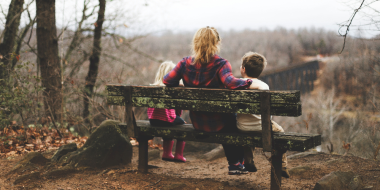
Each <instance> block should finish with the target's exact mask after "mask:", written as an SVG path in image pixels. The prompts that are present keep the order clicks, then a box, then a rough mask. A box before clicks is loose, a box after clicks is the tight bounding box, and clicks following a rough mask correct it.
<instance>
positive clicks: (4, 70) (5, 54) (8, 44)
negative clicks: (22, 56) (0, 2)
mask: <svg viewBox="0 0 380 190" xmlns="http://www.w3.org/2000/svg"><path fill="white" fill-rule="evenodd" d="M23 5H24V0H12V1H11V3H10V4H9V10H8V15H7V20H6V23H5V28H4V32H3V35H4V38H3V42H2V43H1V44H0V62H3V64H2V65H0V79H4V80H5V81H7V78H8V76H9V69H10V68H11V64H10V63H12V62H11V60H10V59H11V58H12V57H13V56H12V53H13V50H14V46H15V41H16V37H17V33H18V27H19V26H20V18H21V13H22V11H23Z"/></svg>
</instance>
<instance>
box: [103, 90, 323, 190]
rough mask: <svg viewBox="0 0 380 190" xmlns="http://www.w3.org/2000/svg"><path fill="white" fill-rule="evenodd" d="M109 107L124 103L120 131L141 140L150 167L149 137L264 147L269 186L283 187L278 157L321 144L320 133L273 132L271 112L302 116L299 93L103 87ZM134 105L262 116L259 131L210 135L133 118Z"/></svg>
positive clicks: (144, 165)
mask: <svg viewBox="0 0 380 190" xmlns="http://www.w3.org/2000/svg"><path fill="white" fill-rule="evenodd" d="M107 92H108V95H107V103H108V105H120V106H125V119H126V120H125V121H126V124H120V125H121V129H122V130H123V131H124V132H125V133H127V134H128V136H129V137H135V138H137V140H138V142H139V162H138V169H139V171H141V172H147V171H148V140H149V139H151V138H153V137H166V138H174V139H183V140H186V141H198V142H209V143H220V144H233V145H239V146H248V147H252V146H254V147H262V148H263V151H266V152H269V151H270V152H271V153H272V159H271V164H272V166H273V167H272V171H271V189H279V188H280V187H281V167H282V155H283V153H284V152H285V151H287V150H291V151H306V150H308V149H311V148H313V147H315V146H318V145H321V135H316V134H300V133H274V132H272V126H271V125H270V116H271V115H276V116H292V117H296V116H300V115H301V100H300V92H299V91H297V90H293V91H258V90H228V89H212V88H187V87H156V86H131V85H112V84H109V85H107ZM133 107H153V108H167V109H182V110H193V111H207V112H221V113H245V114H261V118H262V129H263V130H262V132H255V133H208V132H202V131H196V130H194V128H193V127H192V125H191V124H185V125H179V126H174V127H173V126H172V127H169V126H168V127H154V126H151V125H150V124H149V121H136V120H135V117H134V114H133V110H132V108H133Z"/></svg>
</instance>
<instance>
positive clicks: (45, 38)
mask: <svg viewBox="0 0 380 190" xmlns="http://www.w3.org/2000/svg"><path fill="white" fill-rule="evenodd" d="M36 6H37V50H38V58H39V61H40V64H39V65H40V70H41V78H42V80H41V81H42V87H44V88H45V89H44V108H45V114H46V116H50V115H52V116H53V118H52V119H54V120H55V121H61V117H62V115H61V114H62V83H61V67H60V64H59V57H58V38H57V28H56V26H55V0H36Z"/></svg>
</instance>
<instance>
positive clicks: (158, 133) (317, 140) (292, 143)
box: [120, 121, 321, 151]
mask: <svg viewBox="0 0 380 190" xmlns="http://www.w3.org/2000/svg"><path fill="white" fill-rule="evenodd" d="M120 125H122V126H121V128H126V125H125V124H120ZM136 133H137V134H138V135H139V134H140V135H143V136H150V137H154V136H155V137H166V138H175V139H183V140H188V141H199V142H209V143H220V144H223V143H225V144H234V145H239V146H255V147H262V138H261V132H250V133H236V134H234V133H207V132H202V131H196V130H194V128H193V127H192V125H191V124H185V125H179V126H173V127H154V126H151V125H150V124H149V121H137V131H136ZM273 137H274V147H276V148H281V149H285V150H292V151H306V150H308V149H310V148H313V147H315V146H318V145H320V144H321V135H315V134H304V135H303V134H297V135H294V134H291V133H274V135H273Z"/></svg>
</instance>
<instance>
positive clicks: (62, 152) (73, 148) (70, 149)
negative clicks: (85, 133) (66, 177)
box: [51, 143, 78, 162]
mask: <svg viewBox="0 0 380 190" xmlns="http://www.w3.org/2000/svg"><path fill="white" fill-rule="evenodd" d="M76 150H78V147H77V144H76V143H70V144H65V145H63V146H61V147H59V149H58V150H57V152H55V153H54V155H53V156H52V157H51V160H52V161H54V162H57V161H58V160H59V159H60V158H61V157H62V156H64V155H66V154H67V153H69V152H74V151H76Z"/></svg>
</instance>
